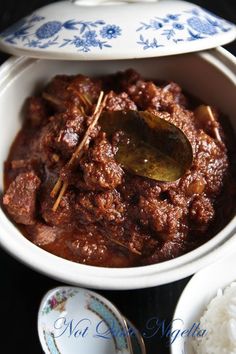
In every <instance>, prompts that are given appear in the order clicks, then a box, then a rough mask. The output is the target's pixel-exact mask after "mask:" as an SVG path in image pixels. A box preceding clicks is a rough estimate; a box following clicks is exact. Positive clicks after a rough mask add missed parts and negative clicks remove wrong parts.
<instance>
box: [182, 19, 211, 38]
mask: <svg viewBox="0 0 236 354" xmlns="http://www.w3.org/2000/svg"><path fill="white" fill-rule="evenodd" d="M187 23H188V25H189V26H190V27H192V28H193V29H194V30H195V31H197V32H200V33H203V34H209V35H214V34H216V33H217V30H216V28H215V27H214V26H213V25H212V24H211V23H209V22H208V21H204V20H202V19H200V18H199V17H196V16H194V17H191V18H189V19H188V20H187Z"/></svg>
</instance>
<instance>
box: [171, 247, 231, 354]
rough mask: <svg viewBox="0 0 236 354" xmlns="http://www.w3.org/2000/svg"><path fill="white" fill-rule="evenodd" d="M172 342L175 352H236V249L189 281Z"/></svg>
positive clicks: (175, 321) (173, 353) (172, 335)
mask: <svg viewBox="0 0 236 354" xmlns="http://www.w3.org/2000/svg"><path fill="white" fill-rule="evenodd" d="M235 246H236V245H235ZM233 249H236V248H234V247H232V250H233ZM170 342H171V354H236V253H235V251H234V253H232V254H231V255H230V256H228V257H227V258H225V259H223V260H221V261H219V262H217V263H214V264H212V265H211V266H208V267H207V268H205V269H203V270H201V271H199V272H198V273H197V274H195V276H194V277H193V278H192V279H191V280H190V282H189V283H188V284H187V286H186V287H185V289H184V291H183V293H182V295H181V297H180V299H179V302H178V304H177V307H176V310H175V313H174V316H173V322H172V331H171V334H170Z"/></svg>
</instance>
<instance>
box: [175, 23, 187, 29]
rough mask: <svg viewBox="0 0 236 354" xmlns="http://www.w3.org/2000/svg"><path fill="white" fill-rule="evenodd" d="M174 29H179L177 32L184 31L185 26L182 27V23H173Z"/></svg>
mask: <svg viewBox="0 0 236 354" xmlns="http://www.w3.org/2000/svg"><path fill="white" fill-rule="evenodd" d="M173 28H174V29H177V30H183V29H184V25H182V23H178V22H174V23H173Z"/></svg>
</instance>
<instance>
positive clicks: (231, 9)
mask: <svg viewBox="0 0 236 354" xmlns="http://www.w3.org/2000/svg"><path fill="white" fill-rule="evenodd" d="M49 2H51V1H48V0H31V1H29V0H21V1H19V0H4V1H1V2H0V31H1V30H3V29H4V28H6V27H7V26H9V25H10V24H12V23H14V21H16V20H18V19H20V18H21V17H23V16H25V15H27V14H28V13H30V12H31V11H33V10H35V9H37V8H39V7H41V6H43V5H45V4H47V3H49ZM193 2H194V3H196V4H199V5H201V6H203V7H205V8H207V9H208V10H211V11H213V12H215V13H216V14H218V15H219V16H222V17H224V18H226V19H228V20H230V21H232V22H234V23H236V2H235V0H224V1H216V0H206V1H204V0H194V1H193ZM226 48H227V49H228V50H229V51H231V52H232V53H233V54H234V55H236V43H235V42H234V43H233V44H229V45H227V46H226ZM7 57H8V56H7V55H6V54H3V53H0V63H2V62H3V61H4V60H6V59H7ZM0 260H1V263H0V264H1V291H0V304H1V323H0V328H1V331H0V337H1V339H2V341H4V342H5V343H7V346H8V349H7V350H6V349H5V350H4V353H5V354H13V353H14V354H15V353H24V354H32V353H33V354H42V349H41V347H40V344H39V340H38V335H37V312H38V307H39V303H40V300H41V298H42V296H43V295H44V293H45V292H47V291H48V290H49V289H50V288H53V287H55V286H58V285H61V284H59V283H58V282H56V281H54V280H52V279H50V278H47V277H45V276H43V275H41V274H38V273H36V272H35V271H33V270H31V269H29V268H27V267H26V266H24V265H23V264H21V263H19V262H18V261H16V260H15V259H13V258H12V257H11V256H9V255H8V254H7V253H5V251H3V250H1V249H0ZM189 279H190V278H186V279H183V280H180V281H177V282H174V283H171V284H167V285H162V286H159V287H154V288H149V289H141V290H132V291H98V292H99V293H101V294H102V295H104V296H106V297H107V298H108V299H109V300H111V301H112V302H114V304H116V305H117V306H118V308H119V309H120V310H121V312H123V314H124V315H125V316H126V317H127V318H129V319H130V320H131V321H132V322H133V323H134V325H135V326H136V327H137V328H138V329H139V330H141V331H142V329H143V328H145V326H146V323H147V321H148V320H149V319H150V318H152V317H156V318H159V319H162V320H166V322H167V323H168V322H169V321H170V320H171V318H172V315H173V311H174V308H175V306H176V303H177V301H178V298H179V296H180V294H181V292H182V290H183V289H184V287H185V285H186V284H187V282H188V281H189ZM145 342H146V348H147V354H159V353H160V354H167V353H169V347H168V343H167V341H166V338H161V336H160V334H157V335H156V336H154V337H153V338H150V339H146V340H145ZM91 354H93V353H91Z"/></svg>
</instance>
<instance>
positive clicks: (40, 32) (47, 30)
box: [35, 21, 63, 39]
mask: <svg viewBox="0 0 236 354" xmlns="http://www.w3.org/2000/svg"><path fill="white" fill-rule="evenodd" d="M62 26H63V24H62V23H61V22H60V21H49V22H46V23H44V24H43V25H42V26H40V27H39V28H38V29H37V31H36V32H35V34H36V37H38V38H39V39H45V38H50V37H53V36H54V35H55V34H56V33H58V32H59V31H60V30H61V29H62Z"/></svg>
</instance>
